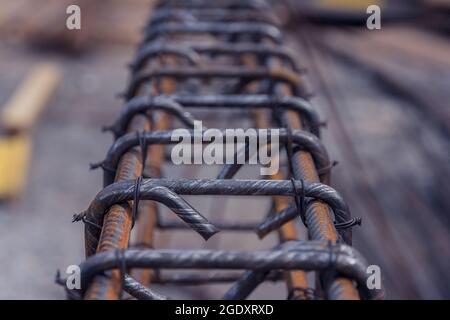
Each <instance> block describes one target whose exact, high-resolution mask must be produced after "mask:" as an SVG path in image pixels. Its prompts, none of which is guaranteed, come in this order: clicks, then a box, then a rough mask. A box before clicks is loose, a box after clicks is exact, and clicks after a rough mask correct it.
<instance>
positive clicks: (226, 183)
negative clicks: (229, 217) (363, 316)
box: [74, 0, 383, 299]
mask: <svg viewBox="0 0 450 320" xmlns="http://www.w3.org/2000/svg"><path fill="white" fill-rule="evenodd" d="M205 6H207V9H205ZM200 8H201V9H200ZM204 10H207V11H204ZM211 10H213V11H211ZM214 10H218V11H214ZM240 10H248V11H251V12H254V13H255V14H254V17H259V15H258V14H259V13H262V12H263V10H267V5H266V4H265V3H264V2H261V1H233V0H223V1H218V2H209V1H201V0H199V1H193V2H189V3H187V2H183V1H176V0H175V1H170V0H167V1H161V2H160V3H159V4H158V5H157V6H156V9H155V10H154V12H153V14H154V16H155V20H151V21H150V22H149V23H148V26H147V28H146V33H145V36H144V40H143V43H142V44H141V46H140V49H139V50H138V52H137V54H136V58H135V59H134V60H133V63H132V64H131V73H132V75H131V80H130V84H129V86H128V88H127V90H126V92H125V94H124V97H125V100H126V103H125V106H124V109H123V112H122V113H121V114H120V116H119V118H118V120H117V121H116V122H115V123H114V125H113V126H110V127H106V129H109V130H110V131H112V132H113V133H114V136H115V142H114V143H113V145H112V146H111V148H110V150H109V151H108V154H107V156H106V158H105V160H104V161H102V162H100V163H98V164H96V165H94V166H93V168H97V167H101V168H102V169H103V171H104V181H103V182H104V187H105V188H104V189H103V190H102V191H101V192H99V193H98V195H97V196H96V197H95V199H94V201H93V202H92V203H91V205H90V206H89V208H88V209H87V210H86V211H84V212H82V213H80V214H78V215H76V216H75V217H74V220H75V221H80V220H81V221H83V222H85V242H86V256H87V261H86V262H84V263H82V264H81V267H82V271H83V272H84V276H83V287H82V289H81V291H80V294H81V296H82V297H83V298H85V299H118V298H121V297H122V291H127V292H128V293H129V294H131V295H132V296H133V297H135V298H138V299H165V298H166V297H165V296H163V295H161V294H159V293H158V292H154V291H153V290H152V289H151V284H152V282H153V281H154V282H155V283H165V281H166V282H170V279H169V280H167V279H166V280H164V278H163V277H161V275H160V272H161V270H162V269H171V268H187V269H190V268H194V269H195V268H209V269H238V270H245V272H244V273H241V274H237V275H236V274H233V275H210V276H206V275H205V276H203V277H196V276H195V275H191V276H189V277H186V278H184V280H183V279H181V278H179V279H178V280H177V278H176V277H175V278H173V279H172V280H173V281H172V282H177V281H178V282H183V281H185V282H188V283H190V284H194V283H203V284H204V283H209V282H210V283H214V282H217V281H219V282H220V281H224V282H228V281H231V282H234V284H233V285H232V287H231V288H230V290H229V291H228V292H227V293H226V294H225V296H224V298H228V299H243V298H246V297H247V296H248V295H249V294H251V293H252V292H253V291H254V290H255V289H256V288H257V287H258V285H259V284H261V283H262V282H264V281H274V280H280V279H281V277H280V274H279V271H280V270H281V271H285V274H284V280H285V281H286V283H287V287H288V292H287V294H286V296H285V297H283V298H286V297H287V298H288V299H316V298H324V299H358V298H368V299H376V298H380V297H382V295H383V292H382V290H369V289H368V288H367V287H366V283H365V281H366V278H367V274H366V270H365V267H366V266H367V264H366V262H365V261H364V259H363V258H362V257H361V256H360V255H359V253H357V252H356V251H355V250H354V249H352V248H351V247H350V245H351V243H352V234H351V228H352V227H353V226H354V225H355V224H358V222H359V220H358V219H355V218H352V216H351V214H350V210H349V208H348V206H347V204H346V203H345V201H344V200H343V199H342V197H341V196H340V195H339V193H338V192H337V191H336V190H334V189H333V188H331V187H329V186H328V185H327V184H328V183H329V182H330V171H331V168H332V166H333V165H332V162H331V161H330V159H329V157H328V154H327V151H326V149H325V147H324V146H323V145H322V143H321V142H320V140H319V136H320V135H319V127H320V125H321V123H320V120H319V118H318V116H317V114H316V113H315V111H314V108H313V107H312V106H311V105H310V103H309V102H308V92H307V89H306V86H305V83H304V80H303V78H302V75H301V73H302V70H303V68H301V67H299V66H298V65H297V63H296V61H295V59H294V57H293V56H292V55H291V54H288V53H287V52H288V51H287V50H285V49H283V47H282V46H281V44H282V37H281V32H280V31H279V30H278V28H277V27H276V25H275V24H274V23H272V22H271V21H270V19H262V18H261V19H256V21H254V20H251V19H250V20H249V21H246V20H244V21H242V20H243V17H240V18H239V19H236V20H234V19H225V20H224V19H222V18H221V17H224V16H227V14H225V15H224V12H225V13H230V14H231V16H232V17H233V16H236V15H238V14H237V13H239V12H240ZM219 11H220V12H219ZM262 16H264V15H262ZM261 20H264V22H261ZM174 21H175V22H174ZM187 93H188V94H187ZM219 107H220V108H221V109H220V110H219V109H218V108H219ZM199 108H201V109H202V111H206V110H209V111H210V112H212V113H219V112H225V113H226V110H230V109H237V108H239V109H243V110H247V111H248V112H249V113H250V114H251V115H253V119H254V122H255V126H256V127H257V128H269V129H267V130H263V129H256V130H255V132H256V136H257V137H258V139H259V137H260V136H262V134H263V133H265V132H268V133H269V138H268V140H267V141H266V144H268V145H270V144H271V143H273V142H272V140H273V137H274V133H273V132H276V133H277V137H279V140H280V147H282V149H283V150H285V151H286V155H287V157H286V159H285V162H286V163H287V166H281V169H280V171H279V172H278V173H277V174H275V175H272V176H270V179H268V180H266V179H255V180H236V179H233V177H234V176H235V175H236V174H237V173H238V171H239V169H240V168H241V167H242V164H236V163H235V164H228V165H225V166H224V167H223V170H222V171H221V173H220V175H219V178H218V179H217V178H216V179H214V178H210V179H180V178H178V179H166V178H163V177H161V166H162V164H163V160H164V158H165V156H164V154H165V146H166V145H169V144H174V143H177V142H178V141H174V140H173V138H172V137H173V130H169V129H170V128H171V123H170V122H171V121H169V120H170V119H169V118H170V117H174V118H176V119H177V120H180V122H181V124H182V125H183V126H185V127H187V128H188V129H187V130H186V131H185V132H187V133H188V134H189V135H190V137H194V135H195V131H194V130H192V127H193V125H194V120H202V119H201V118H199V119H196V118H195V117H194V115H193V113H191V112H188V109H199ZM169 115H170V116H169ZM223 125H224V126H226V127H227V128H233V123H223ZM246 129H249V128H246ZM274 129H276V131H273V130H274ZM262 130H263V131H262ZM218 131H219V132H220V133H221V134H222V135H225V131H223V130H222V131H220V130H218ZM203 134H204V132H203V133H201V134H200V135H201V136H202V137H203ZM239 137H243V138H244V141H245V135H242V136H238V138H239ZM201 140H203V139H201ZM190 141H191V140H190ZM191 143H195V139H192V141H191ZM202 143H205V142H204V141H202ZM248 144H249V142H246V148H247V147H248ZM246 150H247V149H246ZM245 157H246V158H248V152H247V151H245ZM282 159H284V158H283V157H281V158H276V160H274V161H278V162H279V163H280V164H282V162H283V160H282ZM247 160H248V159H247ZM182 195H194V196H206V195H220V196H254V197H256V196H259V197H263V196H266V197H271V198H272V201H273V208H272V211H273V212H272V214H270V215H269V216H268V217H267V218H266V219H265V220H264V221H263V222H262V223H261V224H240V223H233V222H223V223H214V222H212V221H210V220H209V219H207V218H205V217H204V216H203V215H202V214H201V213H200V212H198V211H197V210H196V209H195V208H194V207H192V206H191V205H190V204H189V203H188V202H186V200H184V198H183V197H182ZM140 200H142V201H140ZM139 203H140V205H139ZM157 203H158V204H162V205H165V206H166V207H168V208H169V209H170V210H171V211H172V212H173V213H174V214H175V215H177V216H178V218H179V220H178V222H175V223H163V222H162V221H161V216H160V214H159V212H158V211H159V210H158V206H157ZM298 218H301V219H298ZM300 220H301V221H303V223H304V226H305V227H306V230H307V234H308V241H304V240H303V241H302V240H299V237H300V233H299V232H298V227H297V224H296V223H297V222H298V221H300ZM182 221H183V222H184V223H183V222H182ZM133 227H134V229H135V230H136V237H135V239H136V243H135V244H132V245H131V246H130V240H131V239H132V236H131V233H132V229H133ZM157 228H161V229H169V230H171V232H175V230H177V229H192V230H193V231H196V232H197V233H198V234H199V235H200V236H201V237H202V238H203V239H205V240H208V239H209V238H210V237H211V236H213V235H214V234H216V233H217V232H218V231H220V230H221V231H223V232H225V231H234V230H238V231H241V232H249V231H250V232H256V233H257V234H258V235H260V236H261V237H262V236H265V235H266V234H267V233H269V232H271V231H275V230H276V231H277V232H278V235H279V242H280V244H279V245H278V246H276V247H275V248H273V249H271V250H269V251H255V252H248V251H223V250H216V251H205V250H185V251H176V250H175V251H170V250H161V249H156V248H154V237H155V231H156V230H157ZM133 268H142V270H139V271H134V270H132V271H131V272H132V274H133V277H130V276H129V275H128V274H127V272H130V269H133ZM154 269H156V270H157V271H158V272H156V273H153V271H152V270H154ZM277 272H278V273H277ZM306 272H313V273H314V274H315V275H316V278H317V279H318V281H316V282H315V283H309V282H308V279H307V275H306ZM180 279H181V280H180ZM319 295H320V297H319Z"/></svg>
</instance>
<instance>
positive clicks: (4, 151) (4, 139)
mask: <svg viewBox="0 0 450 320" xmlns="http://www.w3.org/2000/svg"><path fill="white" fill-rule="evenodd" d="M30 155H31V138H30V135H29V134H27V133H22V134H16V135H12V136H1V137H0V199H10V198H13V197H15V196H16V195H18V194H20V193H21V192H22V191H23V188H24V186H25V181H26V178H27V175H28V165H29V159H30Z"/></svg>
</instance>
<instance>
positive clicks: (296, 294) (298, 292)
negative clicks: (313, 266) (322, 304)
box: [287, 287, 319, 300]
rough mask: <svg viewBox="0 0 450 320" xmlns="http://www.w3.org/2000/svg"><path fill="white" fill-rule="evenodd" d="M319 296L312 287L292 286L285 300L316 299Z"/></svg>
mask: <svg viewBox="0 0 450 320" xmlns="http://www.w3.org/2000/svg"><path fill="white" fill-rule="evenodd" d="M318 299H319V297H318V295H317V293H316V291H315V290H314V288H311V287H308V288H298V287H296V288H292V289H291V290H290V291H289V294H288V296H287V300H318Z"/></svg>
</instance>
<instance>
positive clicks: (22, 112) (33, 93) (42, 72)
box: [0, 63, 60, 131]
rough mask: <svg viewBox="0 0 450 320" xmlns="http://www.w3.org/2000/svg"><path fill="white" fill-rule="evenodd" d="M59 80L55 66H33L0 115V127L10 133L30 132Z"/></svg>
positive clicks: (48, 64)
mask: <svg viewBox="0 0 450 320" xmlns="http://www.w3.org/2000/svg"><path fill="white" fill-rule="evenodd" d="M59 79H60V70H59V68H58V67H57V66H56V65H55V64H50V63H44V64H39V65H37V66H35V67H34V68H33V69H32V70H31V71H30V73H29V75H28V76H27V78H26V79H25V81H24V82H23V83H22V84H21V85H20V87H19V88H18V89H17V90H16V91H15V92H14V94H13V96H12V97H11V99H10V100H9V101H8V103H7V104H6V105H5V106H4V108H3V109H2V111H1V114H0V121H1V122H0V126H1V127H2V128H3V129H6V130H11V131H24V130H30V129H31V127H32V126H33V124H34V123H35V122H36V119H37V117H38V116H39V114H40V113H41V112H42V110H43V109H44V108H45V106H46V105H47V103H48V100H49V99H50V97H51V96H52V95H53V93H54V91H55V89H56V86H57V84H58V82H59Z"/></svg>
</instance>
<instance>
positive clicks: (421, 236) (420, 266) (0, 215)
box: [0, 0, 450, 299]
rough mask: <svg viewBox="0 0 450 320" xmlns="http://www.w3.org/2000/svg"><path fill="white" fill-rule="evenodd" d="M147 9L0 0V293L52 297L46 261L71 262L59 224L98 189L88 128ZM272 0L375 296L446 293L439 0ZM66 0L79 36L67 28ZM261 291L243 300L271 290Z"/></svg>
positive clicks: (141, 4) (107, 117) (445, 24)
mask: <svg viewBox="0 0 450 320" xmlns="http://www.w3.org/2000/svg"><path fill="white" fill-rule="evenodd" d="M151 3H152V1H151V0H127V1H120V0H101V1H100V0H70V1H66V0H33V1H32V0H15V1H7V0H0V8H1V9H0V71H1V72H0V117H1V118H0V132H1V137H0V198H1V201H0V265H1V272H0V298H2V299H63V298H64V291H63V290H62V289H61V288H60V287H58V286H57V285H55V284H54V277H55V274H56V270H57V269H61V270H65V268H66V267H67V266H68V265H70V264H78V263H79V262H81V261H83V259H84V249H83V247H84V242H83V241H84V240H83V226H82V224H71V218H72V215H73V214H74V213H78V212H80V211H82V210H84V209H85V208H86V207H87V206H88V204H89V203H90V201H91V200H92V199H93V197H94V195H95V194H96V193H97V192H98V191H99V190H100V189H101V185H102V184H101V181H102V177H101V176H102V174H101V172H100V171H93V172H90V171H89V163H91V162H95V161H97V160H101V159H103V157H104V155H105V153H106V151H107V149H108V147H109V145H110V144H111V141H112V138H111V137H110V136H109V135H107V134H102V133H101V131H100V128H101V127H102V126H103V125H106V124H110V123H112V122H113V121H114V119H115V118H116V116H117V114H118V112H119V110H120V109H121V100H120V99H117V98H116V96H117V93H119V92H121V91H123V89H124V88H125V86H126V83H127V81H128V73H129V72H128V70H127V69H126V65H127V63H128V62H129V61H130V60H131V58H132V57H133V55H134V52H135V50H136V46H137V43H138V42H139V40H140V38H141V35H142V27H143V26H144V23H145V21H146V19H147V18H148V16H149V15H150V13H151V10H150V8H151ZM273 3H274V6H275V10H276V12H277V14H278V15H279V17H280V19H281V21H282V23H283V29H284V30H283V31H284V33H285V42H286V44H287V46H288V47H290V48H291V49H293V50H294V52H296V53H297V60H298V62H299V64H300V65H301V66H302V67H305V68H306V69H308V72H307V74H306V75H305V77H306V80H307V81H308V82H309V85H310V87H311V88H312V90H313V92H314V93H315V96H314V98H312V103H313V105H314V106H315V107H317V109H318V110H319V114H320V115H321V117H322V119H325V120H326V121H327V127H326V129H324V130H323V136H324V138H323V139H324V142H325V145H326V147H327V148H328V150H329V152H330V154H331V158H332V159H334V160H337V161H338V162H339V165H338V167H337V168H336V169H335V170H334V171H333V181H332V186H333V187H334V188H336V189H337V190H338V191H339V192H340V193H341V194H342V195H343V196H344V198H345V199H346V200H347V202H348V203H349V205H350V208H351V209H352V213H353V215H354V216H361V217H362V218H363V225H362V226H361V227H359V228H355V229H354V230H355V232H354V234H355V238H354V245H355V247H356V248H357V249H358V250H359V251H360V252H361V253H363V255H364V256H365V257H366V258H367V260H368V261H369V262H370V263H371V264H377V265H379V266H380V267H381V271H382V277H383V280H384V284H385V286H386V290H387V298H389V299H444V298H445V299H449V298H450V273H449V272H448V270H449V269H450V197H449V194H450V183H449V181H450V152H449V147H450V106H449V101H450V42H449V32H450V19H449V18H450V1H448V0H429V1H426V0H423V1H400V0H398V1H376V0H372V1H364V0H319V1H306V0H305V1H296V0H286V1H273ZM71 4H77V5H79V6H80V7H81V19H82V20H81V21H82V23H81V24H82V29H81V30H68V29H67V28H66V19H67V17H68V15H67V14H66V8H67V6H69V5H71ZM370 4H377V5H379V6H380V7H381V9H382V11H381V30H368V29H367V28H366V19H367V17H368V14H367V13H366V8H367V6H368V5H370ZM33 88H34V91H33ZM36 88H38V89H36ZM24 96H25V97H30V96H32V97H35V98H34V99H31V100H33V101H27V99H26V98H24ZM28 100H30V99H28ZM24 105H27V106H28V105H33V106H34V107H33V108H34V109H33V110H31V109H29V108H28V109H24V107H21V106H24ZM11 110H12V111H11ZM11 150H15V151H13V152H12V151H11ZM175 173H176V172H175ZM172 174H173V172H172ZM208 201H210V200H208ZM245 203H246V204H248V202H245ZM193 204H194V207H199V206H201V207H202V208H204V209H203V211H207V210H209V209H211V207H213V203H212V200H211V201H210V202H205V201H204V202H202V203H198V204H195V203H193ZM241 205H242V204H241V203H238V202H233V203H232V205H229V206H228V207H227V209H229V210H232V209H233V208H234V209H235V210H236V208H239V206H241ZM264 205H266V204H264ZM261 206H262V204H261V203H257V202H252V204H251V205H250V206H248V207H246V208H245V212H250V211H252V210H255V211H262V210H261ZM208 208H209V209H208ZM241 210H242V209H241ZM199 211H200V212H203V211H202V210H199ZM180 239H182V240H183V246H185V247H194V246H198V245H199V243H197V242H198V240H195V239H193V240H192V242H190V241H191V240H189V239H190V238H189V236H183V237H179V238H178V240H180ZM158 241H159V242H160V244H161V246H168V247H169V246H173V247H180V246H179V242H178V243H177V241H176V239H175V240H174V239H172V238H170V237H169V236H168V235H165V234H163V235H161V237H160V238H159V239H158ZM246 241H247V242H242V240H236V239H235V238H234V237H233V238H230V239H228V240H227V243H228V244H229V246H230V247H234V248H242V243H248V247H249V248H252V247H254V246H253V245H252V242H254V243H256V242H257V238H256V236H254V237H253V238H249V239H247V240H246ZM214 245H218V244H214V243H212V244H208V246H210V247H211V246H212V247H214ZM208 290H215V289H208ZM217 290H219V289H217ZM262 290H263V291H262V292H261V293H259V295H257V296H256V297H258V298H266V297H272V296H273V295H270V294H268V293H267V292H269V293H274V292H277V290H278V289H277V287H276V286H271V287H265V288H263V289H262ZM264 290H266V291H264ZM181 297H187V298H208V297H209V292H208V291H207V290H206V291H204V292H202V293H201V294H200V295H199V293H198V292H197V293H195V292H194V290H192V292H190V291H189V290H187V291H186V292H184V293H183V294H182V295H181Z"/></svg>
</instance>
